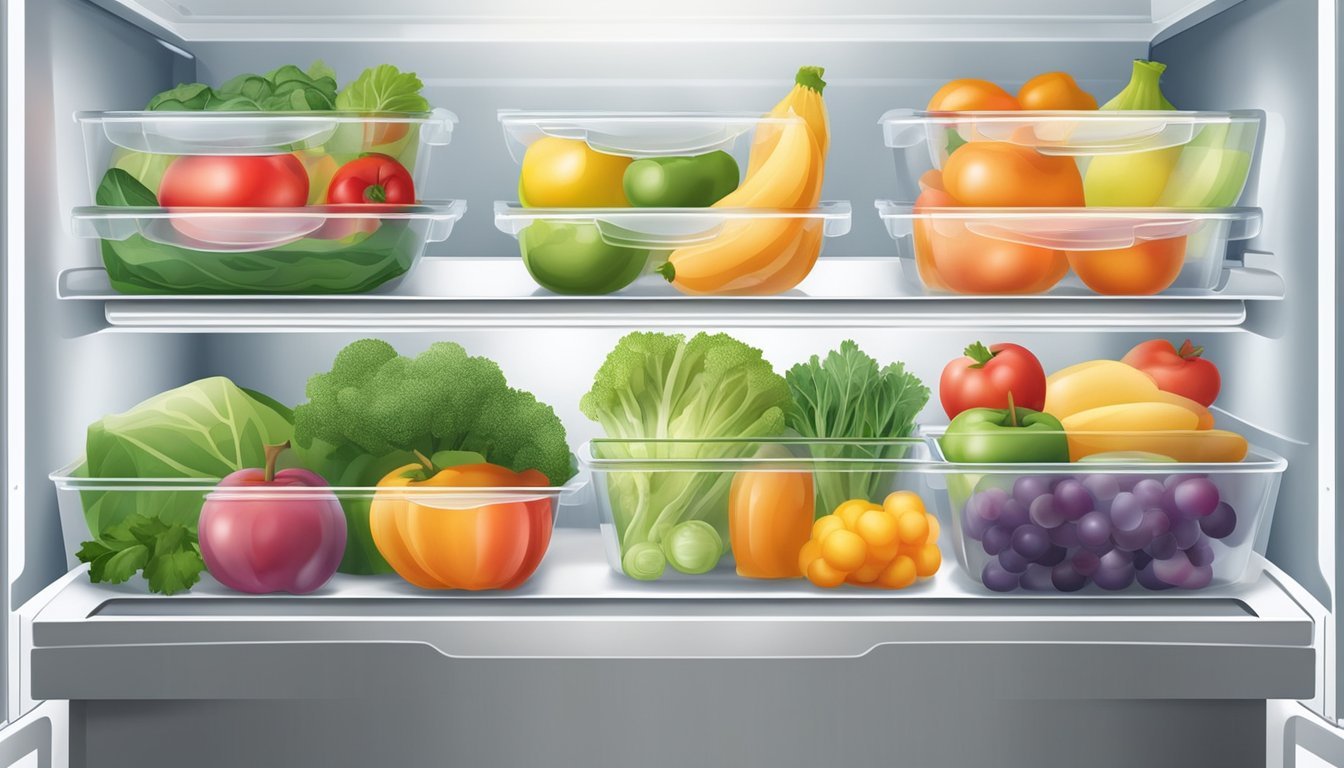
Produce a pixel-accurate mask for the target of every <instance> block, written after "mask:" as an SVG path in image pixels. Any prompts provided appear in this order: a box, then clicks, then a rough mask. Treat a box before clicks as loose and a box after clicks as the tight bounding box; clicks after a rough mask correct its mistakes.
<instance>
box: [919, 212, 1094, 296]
mask: <svg viewBox="0 0 1344 768" xmlns="http://www.w3.org/2000/svg"><path fill="white" fill-rule="evenodd" d="M920 223H921V224H926V226H927V227H928V230H927V231H928V232H929V234H928V240H927V242H925V243H923V244H922V243H921V242H920V240H919V237H918V233H917V234H916V240H915V249H916V250H915V263H916V265H917V266H918V265H920V264H921V263H924V264H929V263H931V264H932V269H933V271H934V272H935V273H936V274H937V277H938V279H937V281H936V282H933V283H930V282H928V281H925V282H926V284H927V285H929V287H931V288H938V287H942V288H946V289H947V290H950V291H954V292H956V293H973V294H989V295H1020V294H1033V293H1041V292H1044V291H1048V290H1050V289H1051V288H1053V287H1054V286H1055V284H1056V283H1058V282H1059V281H1060V280H1061V279H1063V277H1064V275H1066V274H1068V271H1069V263H1068V260H1067V259H1066V258H1065V256H1064V253H1063V252H1062V251H1056V250H1053V249H1050V248H1042V247H1039V246H1034V245H1023V244H1021V243H1014V242H1009V241H1008V240H1001V239H999V238H997V237H986V236H984V235H977V234H975V233H973V232H971V231H970V230H969V229H967V228H966V226H965V223H964V222H961V221H956V220H952V221H948V222H946V223H944V222H940V221H938V220H936V219H934V220H931V221H928V222H927V223H925V222H920ZM943 229H947V230H950V231H948V232H946V233H944V232H943V231H942V230H943ZM921 245H924V247H926V248H927V249H928V255H927V256H926V257H925V258H923V259H921V258H920V252H919V249H920V247H921ZM920 274H921V275H922V274H923V270H922V269H921V272H920Z"/></svg>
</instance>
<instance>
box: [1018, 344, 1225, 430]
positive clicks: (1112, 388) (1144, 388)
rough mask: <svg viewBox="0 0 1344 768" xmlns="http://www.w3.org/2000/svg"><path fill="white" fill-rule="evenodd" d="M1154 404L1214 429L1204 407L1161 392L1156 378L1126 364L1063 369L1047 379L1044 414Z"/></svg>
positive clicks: (1110, 362) (1098, 362) (1091, 364)
mask: <svg viewBox="0 0 1344 768" xmlns="http://www.w3.org/2000/svg"><path fill="white" fill-rule="evenodd" d="M1150 402H1156V403H1167V404H1170V405H1176V406H1180V407H1181V408H1185V409H1186V410H1188V411H1190V412H1191V413H1193V414H1194V415H1195V417H1196V426H1195V429H1209V428H1212V427H1213V414H1211V413H1209V410H1208V409H1207V408H1206V407H1204V405H1202V404H1201V403H1198V402H1195V401H1194V400H1191V399H1189V398H1187V397H1183V396H1181V395H1177V394H1175V393H1172V392H1165V391H1163V390H1161V389H1159V388H1158V384H1157V381H1156V380H1154V378H1153V377H1152V376H1150V375H1149V374H1147V373H1145V372H1144V371H1141V370H1139V369H1138V368H1135V367H1134V366H1132V365H1130V364H1128V363H1125V362H1123V361H1119V360H1090V361H1088V362H1085V363H1078V364H1076V365H1071V366H1069V367H1068V368H1062V369H1060V370H1058V371H1056V372H1054V373H1052V374H1050V376H1049V377H1048V378H1047V379H1046V398H1045V408H1044V410H1045V411H1046V412H1047V413H1049V414H1051V415H1053V416H1054V417H1055V418H1057V419H1065V418H1068V417H1070V416H1072V415H1074V414H1076V413H1080V412H1082V411H1086V410H1089V409H1092V408H1099V407H1101V406H1106V405H1117V404H1121V403H1150ZM1212 402H1213V400H1212V399H1210V400H1209V403H1210V404H1211V403H1212Z"/></svg>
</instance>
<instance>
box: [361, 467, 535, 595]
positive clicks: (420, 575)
mask: <svg viewBox="0 0 1344 768" xmlns="http://www.w3.org/2000/svg"><path fill="white" fill-rule="evenodd" d="M417 456H418V462H417V463H415V464H407V465H405V466H402V467H398V468H397V469H394V470H392V471H391V472H389V473H388V474H387V475H386V476H385V477H384V478H383V479H382V480H380V481H379V482H378V489H377V491H375V493H374V496H373V502H372V503H371V504H370V506H369V528H370V530H371V531H372V534H373V543H374V544H375V545H376V546H377V547H378V552H379V553H380V554H382V556H383V557H384V558H385V559H386V560H387V562H388V563H389V564H390V565H391V566H392V568H393V570H395V571H396V572H397V574H398V575H400V576H401V577H402V578H403V579H405V580H406V581H408V582H410V583H412V584H414V585H415V586H417V587H421V588H423V589H466V590H482V589H512V588H514V587H516V586H518V585H519V584H522V583H523V582H524V581H526V580H527V579H528V577H529V576H531V575H532V572H533V571H535V570H536V569H537V566H538V565H539V564H540V563H541V558H542V556H543V555H545V554H546V548H547V546H548V545H549V544H550V540H551V525H552V514H553V510H552V509H551V505H552V501H551V499H549V498H546V497H545V496H540V497H531V498H529V497H528V496H526V495H525V492H519V493H517V498H516V499H514V498H512V497H511V496H512V495H511V494H510V495H505V496H502V497H501V496H500V492H499V491H493V492H491V491H489V490H486V491H483V492H482V494H481V495H480V496H472V495H471V493H470V492H465V493H464V492H463V491H462V489H471V488H483V489H498V488H509V489H519V488H545V487H547V486H549V485H550V481H549V480H547V478H546V476H545V475H543V474H542V473H541V472H539V471H537V470H535V469H528V470H525V471H523V472H514V471H512V470H509V469H506V468H504V467H501V466H498V465H495V464H490V463H487V462H485V461H484V460H483V457H482V456H481V455H480V454H478V453H473V452H470V451H442V452H439V453H436V454H434V456H433V457H432V458H430V457H426V456H424V455H423V454H417ZM433 489H444V490H443V493H441V494H436V493H434V492H433Z"/></svg>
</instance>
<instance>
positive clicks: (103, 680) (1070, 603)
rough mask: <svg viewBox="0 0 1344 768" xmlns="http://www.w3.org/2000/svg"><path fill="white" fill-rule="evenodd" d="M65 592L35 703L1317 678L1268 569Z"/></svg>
mask: <svg viewBox="0 0 1344 768" xmlns="http://www.w3.org/2000/svg"><path fill="white" fill-rule="evenodd" d="M67 582H68V583H67V584H66V585H65V586H64V587H63V588H62V589H61V591H60V592H59V593H58V594H57V595H56V596H55V597H54V598H53V599H52V600H51V602H50V603H49V604H48V605H47V606H46V608H44V609H43V610H41V611H40V612H39V613H38V614H37V617H36V618H35V620H34V621H33V624H32V640H31V643H32V646H31V659H32V686H33V692H34V695H35V696H37V697H40V698H59V699H118V698H120V699H125V698H132V699H160V698H169V699H234V698H255V699H268V698H296V697H297V698H327V697H349V696H354V697H361V696H365V695H367V694H368V692H369V691H373V690H379V689H380V687H384V686H387V685H389V684H390V683H389V681H395V688H389V689H387V691H386V693H387V695H405V696H418V695H432V694H433V693H434V692H435V691H440V690H444V688H443V686H445V685H451V684H452V683H453V679H454V676H455V675H457V674H458V672H457V670H459V669H460V668H462V667H463V666H464V665H465V666H468V667H470V666H474V663H475V662H479V661H485V660H490V661H501V660H511V661H517V662H522V661H525V660H529V661H536V660H546V659H550V660H558V659H568V660H579V659H590V660H606V661H610V662H611V663H613V664H617V665H618V666H619V665H620V664H621V663H622V662H623V661H637V660H638V661H648V660H653V659H662V660H673V659H677V660H690V659H698V660H703V661H711V660H714V661H725V660H738V661H743V662H755V661H761V660H768V659H776V660H790V661H794V662H797V661H804V660H808V661H815V662H819V663H822V662H824V663H826V664H849V665H853V666H854V667H856V668H861V669H867V670H869V672H868V674H873V675H881V674H885V673H884V672H883V670H886V669H901V670H910V669H916V668H918V669H921V670H924V672H922V673H921V674H930V675H931V674H934V671H937V674H938V676H939V678H940V679H941V680H942V683H941V684H942V685H945V686H950V688H951V689H953V690H967V689H968V687H973V688H974V689H975V690H977V691H978V692H979V693H977V695H982V694H983V693H986V692H990V693H995V695H1004V696H1007V695H1022V696H1028V697H1067V698H1074V697H1076V698H1097V699H1108V698H1144V699H1163V698H1243V699H1244V698H1258V699H1265V698H1308V697H1310V696H1311V695H1312V693H1313V691H1314V688H1315V678H1316V669H1315V654H1314V651H1313V648H1312V646H1313V640H1314V623H1313V619H1312V617H1311V616H1310V615H1308V614H1307V613H1306V612H1305V611H1304V610H1303V609H1302V608H1301V607H1300V606H1298V605H1297V603H1295V602H1294V601H1293V600H1292V598H1291V597H1290V596H1289V594H1288V593H1287V592H1286V591H1285V590H1284V588H1283V587H1281V586H1280V585H1279V584H1278V583H1277V582H1276V581H1275V578H1274V576H1273V575H1272V573H1269V572H1265V573H1262V574H1261V575H1259V577H1258V578H1256V579H1254V580H1252V581H1251V582H1249V583H1247V584H1244V585H1235V586H1232V587H1228V588H1225V589H1222V590H1218V591H1214V592H1210V593H1200V594H1198V595H1188V596H1171V597H1168V596H1161V597H1148V596H1143V595H1129V596H1119V597H1112V596H1101V597H1085V598H1075V597H1006V598H991V597H986V596H985V594H984V592H983V590H980V589H978V588H977V586H976V585H974V584H972V583H970V582H969V581H968V580H967V579H966V577H965V576H964V575H961V574H960V573H959V572H958V571H956V570H955V569H951V568H948V569H945V570H944V572H943V573H941V574H940V575H939V576H938V577H936V578H935V579H933V580H932V581H931V582H929V583H927V584H925V585H922V586H921V587H919V588H915V589H911V590H907V591H903V592H896V593H881V592H867V591H864V592H855V591H848V592H837V593H820V592H818V591H816V590H811V589H809V588H807V587H806V586H805V585H798V584H789V583H765V584H759V585H757V584H753V583H750V582H744V581H743V580H741V579H737V578H736V577H734V576H732V575H731V574H723V575H713V576H707V577H703V578H699V579H686V580H683V581H673V582H671V583H667V584H656V585H647V584H639V583H635V582H631V581H629V580H627V579H624V578H622V577H619V576H616V575H614V574H612V573H611V572H610V571H609V570H608V569H607V566H606V564H605V562H604V560H603V558H602V552H601V544H600V541H599V540H598V537H597V535H596V534H595V533H592V532H590V531H575V530H559V531H557V533H556V539H555V541H554V543H553V544H552V549H551V552H550V553H549V554H548V556H547V559H546V561H545V563H544V564H543V566H542V568H541V569H540V570H539V571H538V572H537V574H536V576H534V577H533V579H532V580H531V581H530V582H529V583H528V584H527V585H526V586H525V587H524V588H522V589H521V590H519V591H518V592H516V593H514V594H512V595H509V596H502V597H501V596H498V595H493V596H492V595H461V596H459V595H455V594H435V593H429V592H425V591H422V590H417V589H415V588H414V587H410V586H409V585H406V584H405V583H403V582H401V581H400V580H398V579H397V578H396V577H395V576H388V577H380V578H356V577H340V578H338V579H337V580H335V581H334V582H333V583H332V584H331V585H328V587H326V588H325V589H324V590H323V591H322V593H321V594H315V595H312V596H308V597H303V598H296V597H283V596H270V597H264V598H244V597H240V596H238V595H237V594H236V593H232V592H229V591H228V590H226V589H224V588H222V587H220V586H219V585H217V584H213V583H204V584H202V585H200V586H199V587H197V588H196V589H194V590H193V591H192V592H191V593H189V594H188V595H186V596H183V597H180V598H163V597H157V596H149V595H146V594H145V593H144V592H143V587H142V585H138V584H130V585H127V586H125V587H122V588H116V587H106V586H102V585H92V584H89V583H88V582H87V580H86V577H85V576H84V575H83V574H82V573H80V572H75V573H72V574H71V576H70V577H68V579H67ZM466 662H473V663H472V664H466ZM848 668H849V667H845V669H848ZM146 669H156V670H158V671H157V673H156V674H153V675H146V674H145V670H146ZM335 669H339V670H342V672H341V674H338V675H333V674H331V670H335ZM1047 670H1049V673H1048V674H1047V673H1046V671H1047ZM1103 671H1104V674H1102V672H1103ZM1014 692H1015V693H1014ZM473 695H474V694H473Z"/></svg>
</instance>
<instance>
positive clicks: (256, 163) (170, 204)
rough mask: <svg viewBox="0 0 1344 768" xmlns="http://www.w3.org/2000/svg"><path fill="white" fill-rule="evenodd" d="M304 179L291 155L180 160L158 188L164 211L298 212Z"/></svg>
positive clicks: (304, 198) (166, 172)
mask: <svg viewBox="0 0 1344 768" xmlns="http://www.w3.org/2000/svg"><path fill="white" fill-rule="evenodd" d="M307 203H308V174H307V173H306V172H305V171H304V168H303V163H302V162H300V161H299V159H298V158H297V157H295V156H293V155H183V156H182V157H179V158H177V159H176V160H174V161H173V162H172V163H170V164H169V165H168V168H167V169H166V170H164V172H163V181H162V182H160V184H159V204H160V205H162V206H164V207H165V208H297V207H301V206H303V205H306V204H307Z"/></svg>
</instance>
